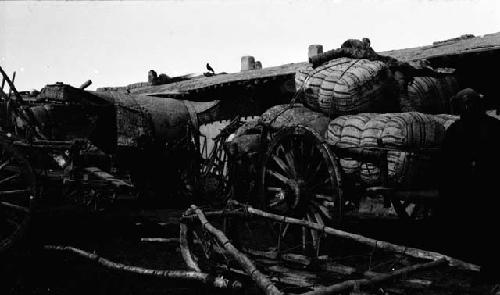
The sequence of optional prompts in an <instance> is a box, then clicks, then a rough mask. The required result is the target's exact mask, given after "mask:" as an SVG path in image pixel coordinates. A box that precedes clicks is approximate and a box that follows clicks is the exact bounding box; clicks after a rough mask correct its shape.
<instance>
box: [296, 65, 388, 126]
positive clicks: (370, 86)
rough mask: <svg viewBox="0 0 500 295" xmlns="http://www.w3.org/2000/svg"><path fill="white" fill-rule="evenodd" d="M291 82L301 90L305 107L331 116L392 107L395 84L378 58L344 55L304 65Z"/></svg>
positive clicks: (385, 66)
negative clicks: (324, 61)
mask: <svg viewBox="0 0 500 295" xmlns="http://www.w3.org/2000/svg"><path fill="white" fill-rule="evenodd" d="M306 77H309V79H307V80H306ZM295 83H296V88H297V89H301V88H302V89H303V90H304V96H303V102H304V104H305V105H306V106H307V107H309V108H310V109H312V110H314V111H318V112H322V113H324V114H326V115H328V116H330V117H332V118H335V117H337V116H339V115H347V114H356V113H363V112H391V111H395V110H396V109H395V107H396V104H395V95H396V90H395V89H396V86H395V85H396V84H395V81H394V79H393V77H392V75H391V72H390V70H389V68H388V66H387V65H386V64H385V63H384V62H381V61H370V60H367V59H352V58H345V57H344V58H338V59H334V60H331V61H329V62H327V63H325V64H323V65H321V66H319V67H317V68H316V69H312V67H311V66H309V65H308V66H306V67H305V68H303V69H300V70H299V71H298V72H297V73H296V77H295Z"/></svg>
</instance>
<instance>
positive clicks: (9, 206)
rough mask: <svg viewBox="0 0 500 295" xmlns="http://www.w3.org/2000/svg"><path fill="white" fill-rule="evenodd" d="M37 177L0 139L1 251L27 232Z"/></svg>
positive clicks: (19, 156) (22, 159) (18, 155)
mask: <svg viewBox="0 0 500 295" xmlns="http://www.w3.org/2000/svg"><path fill="white" fill-rule="evenodd" d="M34 184H35V177H34V175H33V172H32V170H31V168H30V166H29V164H28V163H27V162H26V160H24V158H23V157H22V156H21V155H20V154H19V153H17V152H16V151H15V150H14V149H13V148H12V146H10V145H9V144H7V143H5V142H0V252H3V251H6V250H7V249H9V248H11V247H12V246H13V245H14V244H15V242H17V241H18V240H19V239H20V238H21V237H22V236H23V234H24V232H25V230H26V227H27V226H28V222H29V219H30V215H31V209H32V206H33V202H34V194H33V190H34V187H35V185H34Z"/></svg>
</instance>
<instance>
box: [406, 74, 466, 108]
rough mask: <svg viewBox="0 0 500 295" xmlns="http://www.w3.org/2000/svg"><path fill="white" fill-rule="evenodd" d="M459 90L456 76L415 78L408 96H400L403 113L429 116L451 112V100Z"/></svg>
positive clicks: (409, 86)
mask: <svg viewBox="0 0 500 295" xmlns="http://www.w3.org/2000/svg"><path fill="white" fill-rule="evenodd" d="M459 90H460V89H459V85H458V82H457V79H456V78H455V77H454V76H445V77H415V78H413V80H412V82H411V83H410V84H409V85H408V95H407V96H405V95H403V96H400V106H401V111H403V112H422V113H427V114H439V113H447V112H450V98H451V97H452V96H453V95H455V94H456V93H457V92H458V91H459Z"/></svg>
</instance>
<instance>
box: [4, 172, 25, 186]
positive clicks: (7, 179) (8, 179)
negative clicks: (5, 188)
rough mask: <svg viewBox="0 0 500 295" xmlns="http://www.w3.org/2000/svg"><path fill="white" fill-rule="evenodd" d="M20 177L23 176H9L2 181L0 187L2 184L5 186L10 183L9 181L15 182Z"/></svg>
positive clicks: (17, 174)
mask: <svg viewBox="0 0 500 295" xmlns="http://www.w3.org/2000/svg"><path fill="white" fill-rule="evenodd" d="M19 176H21V174H19V173H16V174H14V175H12V176H9V177H7V178H4V179H2V180H0V185H1V184H4V183H7V182H9V181H11V180H13V179H16V178H18V177H19Z"/></svg>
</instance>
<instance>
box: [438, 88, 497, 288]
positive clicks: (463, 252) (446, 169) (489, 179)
mask: <svg viewBox="0 0 500 295" xmlns="http://www.w3.org/2000/svg"><path fill="white" fill-rule="evenodd" d="M451 105H452V111H453V112H454V113H455V114H457V115H460V119H459V120H457V121H456V122H454V123H453V124H452V125H451V126H450V127H449V128H448V130H447V131H446V135H445V139H444V142H443V147H442V157H441V161H442V162H441V164H442V165H441V167H442V171H441V172H442V173H441V177H442V179H441V191H440V192H441V202H440V206H438V208H437V209H438V210H437V212H436V213H437V217H438V220H439V221H440V223H441V225H443V228H442V230H441V233H442V234H443V235H446V237H445V240H446V241H448V243H449V244H447V245H446V246H447V248H448V250H450V251H452V253H453V254H454V255H457V256H459V257H462V258H463V259H467V260H470V261H471V262H474V263H477V264H479V265H480V266H481V274H480V278H481V281H482V282H484V283H500V242H499V241H500V237H499V235H498V233H499V231H500V193H499V190H500V173H499V172H500V121H499V120H497V119H495V118H493V117H490V116H488V115H486V109H485V106H484V101H483V98H482V95H480V94H479V93H477V92H476V91H474V90H473V89H470V88H467V89H464V90H461V91H460V92H458V93H457V94H456V95H455V96H454V97H453V98H452V101H451Z"/></svg>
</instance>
